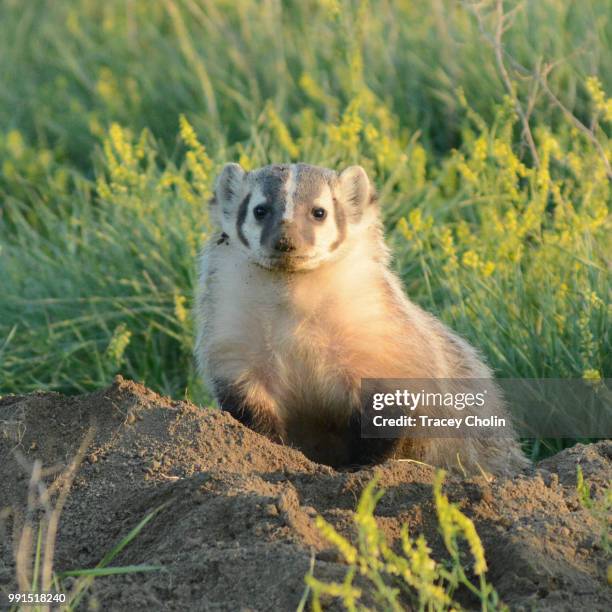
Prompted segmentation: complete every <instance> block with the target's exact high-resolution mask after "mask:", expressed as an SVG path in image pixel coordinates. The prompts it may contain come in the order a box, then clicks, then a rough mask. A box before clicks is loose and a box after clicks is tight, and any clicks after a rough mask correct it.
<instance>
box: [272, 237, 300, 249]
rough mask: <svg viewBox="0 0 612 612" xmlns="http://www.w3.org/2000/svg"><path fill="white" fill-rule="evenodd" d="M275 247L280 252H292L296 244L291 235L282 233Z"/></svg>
mask: <svg viewBox="0 0 612 612" xmlns="http://www.w3.org/2000/svg"><path fill="white" fill-rule="evenodd" d="M273 248H274V250H275V251H278V252H279V253H291V252H292V251H295V249H296V245H295V243H294V241H293V240H292V238H291V237H290V236H286V235H284V234H282V235H281V236H279V237H278V238H277V240H276V241H275V243H274V246H273Z"/></svg>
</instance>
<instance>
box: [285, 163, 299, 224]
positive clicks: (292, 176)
mask: <svg viewBox="0 0 612 612" xmlns="http://www.w3.org/2000/svg"><path fill="white" fill-rule="evenodd" d="M297 174H298V172H297V166H296V165H295V164H291V166H290V167H289V177H288V178H287V189H286V191H287V198H286V200H285V202H286V204H285V212H284V214H283V221H293V215H294V214H295V200H294V197H295V190H296V189H297Z"/></svg>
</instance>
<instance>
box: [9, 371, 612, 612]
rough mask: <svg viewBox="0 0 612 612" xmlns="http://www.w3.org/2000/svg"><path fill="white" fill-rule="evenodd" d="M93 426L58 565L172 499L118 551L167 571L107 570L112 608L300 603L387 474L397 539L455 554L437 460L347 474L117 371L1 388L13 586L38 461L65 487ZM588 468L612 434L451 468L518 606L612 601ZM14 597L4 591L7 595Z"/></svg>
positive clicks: (62, 531) (609, 465)
mask: <svg viewBox="0 0 612 612" xmlns="http://www.w3.org/2000/svg"><path fill="white" fill-rule="evenodd" d="M90 427H93V428H94V433H93V438H92V441H91V443H90V444H89V446H88V448H87V449H86V451H85V453H84V458H83V461H82V463H81V465H80V467H79V469H78V472H77V475H76V478H75V480H74V483H73V485H72V488H71V490H70V494H69V496H68V498H67V501H66V504H65V506H64V509H63V512H62V514H61V521H60V526H59V531H58V536H57V540H56V550H55V570H56V571H63V570H69V569H80V568H89V567H94V566H95V565H96V564H97V563H98V562H99V561H100V559H101V558H102V557H103V556H104V554H105V553H106V552H107V551H108V550H110V549H111V548H112V546H113V545H114V544H115V543H116V542H118V541H119V540H120V539H121V538H122V537H123V536H125V535H126V534H127V533H128V532H129V531H130V530H131V529H132V528H133V527H134V526H135V525H137V524H138V523H139V522H140V521H141V520H142V518H143V517H144V516H146V515H147V513H149V512H150V511H152V510H154V509H155V508H158V507H159V506H160V505H162V504H164V503H165V505H164V506H163V508H162V509H161V510H160V511H159V512H158V514H156V516H155V517H154V518H153V519H152V520H151V522H150V523H149V524H147V525H146V527H144V529H143V530H142V532H141V533H140V534H139V536H138V537H137V538H136V539H135V540H134V541H133V542H132V543H131V544H130V545H129V546H127V547H126V548H125V550H124V551H123V552H122V553H120V555H119V556H118V557H117V558H116V559H115V560H114V561H113V565H129V564H141V563H147V564H154V565H161V566H163V570H161V571H156V572H152V573H138V574H131V575H127V576H111V577H106V578H98V579H96V580H95V582H94V583H93V586H92V587H91V589H90V590H89V592H88V595H87V596H86V598H85V600H84V602H85V606H84V609H87V605H88V604H91V605H95V604H96V603H97V604H98V606H99V609H102V610H130V611H136V610H161V609H164V610H232V611H235V610H275V611H281V610H294V609H295V608H296V606H297V605H298V603H299V601H300V599H301V597H302V594H303V593H304V575H305V574H306V573H307V572H308V570H309V567H310V565H311V560H312V559H314V572H315V575H316V576H317V577H319V578H322V579H325V580H342V578H343V577H344V575H345V573H346V569H347V567H346V565H343V564H342V562H341V560H340V559H339V558H338V556H337V555H336V554H335V553H334V551H333V550H332V549H331V548H330V546H329V544H328V543H326V542H325V541H324V540H323V539H322V537H321V536H320V534H319V532H318V530H317V528H316V527H315V524H314V518H315V517H316V515H317V514H321V515H322V516H323V517H324V518H325V519H327V521H329V522H330V523H332V524H333V525H334V526H335V527H336V529H338V530H339V531H340V532H341V533H343V534H344V535H346V536H347V537H353V536H354V533H353V522H352V512H353V510H354V509H355V505H356V502H357V500H358V498H359V495H360V493H361V491H362V490H363V488H364V486H365V485H366V484H367V483H368V482H369V481H370V479H371V478H372V477H373V475H374V473H375V472H377V473H378V474H379V478H380V484H381V485H382V486H383V487H384V488H385V489H386V494H385V496H384V497H383V498H382V500H381V502H380V503H379V506H378V508H377V513H376V514H377V517H378V522H379V525H380V527H381V528H382V529H383V530H384V532H385V533H386V535H387V538H388V539H389V540H390V541H397V538H398V537H399V534H400V527H401V525H402V524H404V523H407V524H408V525H409V529H410V532H411V534H413V535H415V534H418V533H424V534H425V536H426V538H427V541H428V542H429V544H430V546H431V547H432V548H433V550H434V555H435V556H437V557H438V558H440V559H442V558H444V557H445V555H444V549H443V545H442V542H441V539H440V536H439V534H438V531H437V522H436V516H435V508H434V506H433V501H432V482H433V477H434V474H435V470H434V469H433V468H430V467H428V466H423V465H417V464H414V463H406V462H387V463H385V464H383V465H381V466H378V467H376V468H371V469H363V470H361V471H354V472H338V471H335V470H333V469H331V468H329V467H326V466H322V465H317V464H315V463H312V462H311V461H309V460H308V459H306V458H305V457H304V455H302V454H301V453H300V452H298V451H296V450H294V449H291V448H288V447H283V446H279V445H277V444H275V443H273V442H270V441H268V440H267V439H266V438H263V437H261V436H259V435H258V434H256V433H254V432H252V431H250V430H248V429H246V428H244V427H243V426H242V425H240V424H239V423H237V422H236V421H234V420H233V418H232V417H231V416H229V415H228V414H226V413H222V412H221V411H218V410H215V409H202V408H198V407H196V406H194V405H192V404H190V403H188V402H180V401H173V400H170V399H168V398H164V397H160V396H159V395H157V394H155V393H153V392H152V391H150V390H148V389H146V388H145V387H143V386H141V385H139V384H136V383H133V382H129V381H126V380H124V379H122V378H121V377H117V379H116V380H115V382H114V384H113V385H112V386H110V387H109V388H107V389H104V390H102V391H98V392H96V393H93V394H90V395H84V396H80V397H65V396H62V395H59V394H55V393H34V394H31V395H25V396H17V397H13V396H10V397H5V398H3V399H0V591H2V590H3V591H4V593H5V594H6V593H8V592H12V591H13V590H14V589H16V584H15V578H14V577H15V562H14V548H15V546H16V541H17V536H18V534H19V532H20V529H21V526H22V524H23V517H24V515H25V508H26V505H27V492H28V481H29V477H30V475H29V473H28V470H29V466H31V464H32V462H33V461H34V460H35V459H39V460H41V461H42V463H43V465H44V466H45V468H48V469H47V472H48V473H49V475H48V476H47V477H46V483H47V484H48V485H50V484H51V483H52V481H53V478H54V474H55V475H57V473H59V471H61V469H63V468H64V467H65V466H66V465H67V464H68V463H69V462H70V461H71V460H72V458H73V457H74V456H75V453H76V452H77V450H78V448H79V445H80V444H81V442H82V440H83V438H84V437H85V436H86V434H87V432H88V430H89V429H90ZM577 465H580V466H582V470H583V473H584V476H585V479H586V480H587V481H588V482H589V483H591V485H592V489H593V493H594V494H595V495H598V494H601V493H602V491H603V489H604V487H605V486H606V485H607V484H608V483H609V481H610V479H611V478H612V443H611V442H609V441H604V442H599V443H597V444H591V445H588V446H583V445H577V446H575V447H574V448H572V449H570V450H567V451H564V452H562V453H560V454H559V455H557V456H555V457H552V458H550V459H547V460H545V461H543V462H541V463H540V464H539V465H538V466H536V468H535V469H534V471H533V473H531V474H528V475H521V476H517V477H516V478H514V479H509V480H496V481H493V482H490V483H489V482H487V481H486V480H485V478H484V477H478V478H470V479H462V478H459V477H456V476H452V477H451V476H448V477H447V480H446V484H445V492H446V493H447V494H448V496H449V498H450V499H451V501H454V502H457V503H458V504H459V506H460V507H461V509H462V511H463V512H464V513H465V514H467V515H468V516H470V517H471V518H472V519H473V520H474V522H475V524H476V528H477V530H478V533H479V534H480V537H481V539H482V541H483V544H484V547H485V550H486V555H487V562H488V565H489V573H488V576H489V579H490V581H491V582H492V583H493V584H494V585H495V587H496V588H497V590H498V592H499V593H500V595H501V597H502V598H503V600H504V601H505V602H506V603H507V604H508V605H509V606H510V607H511V608H512V609H525V610H531V609H539V610H541V609H550V610H553V609H554V610H564V609H567V610H609V609H612V589H610V587H609V586H608V584H607V579H606V570H607V565H608V560H607V559H606V558H605V553H604V550H602V547H601V539H600V537H601V523H600V522H598V521H597V520H596V519H595V518H594V517H593V516H592V513H591V512H589V511H588V510H586V509H585V508H584V507H583V506H582V505H581V504H580V503H579V500H578V498H577V495H576V466H577ZM3 508H4V510H3ZM8 508H10V511H9V510H8ZM5 594H4V595H3V594H2V593H1V592H0V608H3V605H5V603H6V599H4V600H3V597H5ZM466 605H467V606H468V607H469V606H470V600H469V599H468V600H466ZM330 606H331V607H333V608H336V607H337V606H338V604H337V603H334V602H330Z"/></svg>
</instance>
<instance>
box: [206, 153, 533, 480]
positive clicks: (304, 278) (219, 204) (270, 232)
mask: <svg viewBox="0 0 612 612" xmlns="http://www.w3.org/2000/svg"><path fill="white" fill-rule="evenodd" d="M211 211H212V216H213V219H214V220H215V221H216V224H217V225H218V232H217V233H216V234H215V235H214V236H213V237H212V238H211V240H210V241H209V242H208V244H207V245H206V247H205V248H204V251H203V253H202V256H201V259H200V269H199V279H200V280H199V289H198V298H197V302H196V320H197V341H196V358H197V362H198V366H199V369H200V372H201V374H202V376H203V377H204V380H205V382H206V384H207V385H208V388H209V389H211V390H212V391H213V392H214V394H215V397H216V399H217V401H218V403H219V405H220V406H221V408H222V409H223V410H227V411H228V412H230V413H231V414H232V415H233V416H234V417H235V418H237V419H238V420H239V421H241V422H242V423H243V424H245V425H247V426H248V427H251V428H252V429H254V430H256V431H258V432H260V433H262V434H265V435H267V436H269V437H271V438H272V439H274V440H276V441H278V442H281V443H285V444H291V445H293V446H296V447H297V448H299V449H301V450H302V451H303V452H304V453H305V454H306V455H307V456H308V457H310V458H311V459H313V460H315V461H318V462H320V463H326V464H329V465H332V466H349V465H360V464H367V463H376V462H379V461H382V460H384V459H387V458H390V457H408V458H414V459H418V460H421V461H424V462H427V463H431V464H434V465H439V466H446V467H453V466H457V465H458V464H459V465H461V466H463V469H465V470H470V471H476V470H478V469H480V468H482V469H484V470H487V471H490V472H493V473H507V472H512V471H514V470H515V469H518V468H521V467H523V466H524V465H525V459H524V457H523V456H522V454H521V452H520V450H519V446H518V444H517V442H516V441H515V440H513V439H510V438H499V437H496V438H486V439H484V438H482V437H481V438H474V437H472V438H444V439H441V438H437V439H432V438H426V439H425V438H420V439H418V440H417V439H407V438H404V439H389V440H386V439H385V440H380V439H371V438H363V437H362V436H361V427H360V424H361V414H362V412H361V402H360V381H361V379H364V378H386V379H391V378H395V379H399V378H404V379H459V378H460V379H467V378H477V379H490V378H491V372H490V370H489V369H488V368H487V366H486V365H484V363H483V362H482V361H481V360H480V358H479V356H478V354H477V352H476V350H475V349H474V348H472V347H471V346H470V345H469V344H468V343H467V342H465V341H464V340H463V339H461V338H459V337H458V336H457V335H455V334H454V333H453V332H452V331H450V330H449V329H448V328H447V327H445V326H444V325H443V324H442V323H441V322H440V321H438V320H437V319H436V318H435V317H433V316H432V315H430V314H428V313H426V312H425V311H423V310H422V309H421V308H419V307H418V306H417V305H415V304H413V303H412V302H411V301H410V300H409V299H408V298H407V297H406V296H405V295H404V294H403V291H402V288H401V283H400V281H399V279H398V278H397V277H396V276H395V274H394V273H393V272H392V271H391V270H390V269H389V261H390V254H389V250H388V248H387V247H386V245H385V242H384V239H383V229H382V223H381V217H380V212H379V207H378V204H377V200H376V197H375V193H374V190H373V188H372V185H371V183H370V180H369V179H368V176H367V175H366V172H365V171H364V169H363V168H362V167H361V166H351V167H349V168H347V169H346V170H344V171H343V172H341V173H340V174H337V173H336V172H334V171H332V170H328V169H326V168H320V167H316V166H311V165H307V164H291V165H272V166H266V167H264V168H260V169H258V170H254V171H251V172H245V171H244V170H243V169H242V168H241V167H240V166H239V165H238V164H233V163H230V164H227V165H226V166H225V167H224V168H223V170H222V172H221V175H220V176H219V178H218V180H217V183H216V187H215V194H214V197H213V198H212V200H211ZM488 410H490V409H488ZM502 410H503V408H498V409H497V410H496V411H495V413H496V414H497V415H498V416H499V414H500V413H501V411H502ZM455 416H456V413H455ZM480 416H487V414H486V413H485V414H482V415H480Z"/></svg>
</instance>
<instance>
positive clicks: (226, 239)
mask: <svg viewBox="0 0 612 612" xmlns="http://www.w3.org/2000/svg"><path fill="white" fill-rule="evenodd" d="M217 244H229V236H228V235H227V234H226V233H225V232H223V233H222V234H221V236H219V240H217Z"/></svg>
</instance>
